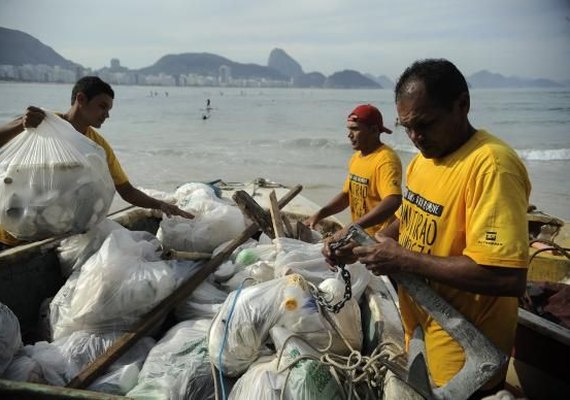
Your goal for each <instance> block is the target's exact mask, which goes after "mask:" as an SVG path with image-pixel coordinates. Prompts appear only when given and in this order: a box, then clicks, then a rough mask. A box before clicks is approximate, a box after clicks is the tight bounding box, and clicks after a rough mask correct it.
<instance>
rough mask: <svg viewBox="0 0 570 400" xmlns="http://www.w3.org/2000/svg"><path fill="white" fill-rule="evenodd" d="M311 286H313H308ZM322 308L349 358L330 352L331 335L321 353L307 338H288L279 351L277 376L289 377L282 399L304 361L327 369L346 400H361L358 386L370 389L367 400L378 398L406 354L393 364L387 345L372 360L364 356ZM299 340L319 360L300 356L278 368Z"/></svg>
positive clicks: (284, 386) (378, 349)
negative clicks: (392, 368) (293, 341)
mask: <svg viewBox="0 0 570 400" xmlns="http://www.w3.org/2000/svg"><path fill="white" fill-rule="evenodd" d="M308 283H309V285H311V286H314V285H312V284H311V283H310V282H308ZM317 306H318V307H319V311H320V312H321V314H322V315H323V316H324V317H325V319H326V320H327V321H328V322H329V324H330V326H331V327H332V329H333V330H334V331H335V333H336V334H337V335H338V336H339V337H340V338H341V339H342V340H343V342H344V344H345V345H346V347H347V349H348V350H349V351H350V352H349V354H348V356H341V355H339V354H335V353H332V352H330V348H331V347H332V338H333V337H332V334H331V332H328V334H329V344H328V346H327V347H326V348H324V349H318V348H316V347H315V346H313V345H312V344H311V343H309V342H308V341H307V340H306V339H305V338H303V337H302V336H300V335H298V334H291V335H290V336H288V337H287V339H286V340H285V341H284V343H283V345H282V348H281V350H280V351H279V355H278V358H277V372H278V373H279V374H281V373H283V372H285V370H287V375H286V377H285V382H284V383H283V387H282V390H281V396H280V399H281V400H283V399H284V395H285V389H286V387H287V384H288V382H289V377H290V376H291V371H292V369H293V368H294V367H295V366H296V365H297V364H298V363H299V362H301V361H304V360H312V361H316V362H319V363H321V364H322V365H324V366H326V367H328V369H329V372H330V374H331V376H332V377H333V379H334V380H335V381H336V383H337V385H338V387H339V390H340V392H341V395H342V397H343V398H344V399H349V400H350V399H352V398H353V397H354V398H355V399H360V398H361V397H360V396H359V394H358V392H357V386H358V387H362V385H365V387H366V388H367V392H366V398H377V397H378V396H380V395H381V393H382V388H383V380H384V377H385V374H386V371H387V370H388V367H389V366H391V365H393V364H394V362H393V360H394V359H395V358H397V357H400V356H403V355H404V354H398V355H395V356H394V357H392V360H390V354H389V353H388V352H387V350H386V348H385V345H383V344H380V345H379V346H378V347H376V348H375V349H374V351H373V352H372V354H371V355H370V356H366V355H363V354H362V353H361V352H360V351H358V350H355V349H354V348H353V347H352V346H351V344H350V343H349V342H348V340H347V339H346V337H345V336H344V335H343V334H342V332H341V331H340V329H339V328H338V326H337V324H336V323H335V321H334V320H332V319H331V318H330V314H329V313H327V312H326V311H324V310H323V308H322V307H320V305H318V304H317ZM293 338H296V339H299V340H301V341H303V342H304V343H305V344H306V345H307V346H309V347H310V348H312V349H313V350H314V351H315V352H316V353H318V354H320V357H316V356H313V355H301V356H299V357H296V358H295V359H294V360H292V361H291V362H289V363H288V364H287V365H285V366H283V367H282V368H279V365H280V363H281V359H282V356H283V352H284V349H285V347H286V345H287V343H288V342H289V340H291V339H293Z"/></svg>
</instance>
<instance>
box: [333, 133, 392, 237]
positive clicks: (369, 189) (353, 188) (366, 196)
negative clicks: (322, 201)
mask: <svg viewBox="0 0 570 400" xmlns="http://www.w3.org/2000/svg"><path fill="white" fill-rule="evenodd" d="M342 190H343V192H345V193H348V196H349V203H350V213H351V215H352V220H353V221H356V220H357V219H359V218H360V217H362V216H363V215H365V214H367V213H369V212H370V211H371V210H372V209H374V207H376V206H377V205H378V204H379V203H380V202H381V201H382V199H384V198H386V197H388V196H390V195H393V194H398V195H400V194H402V162H401V161H400V158H399V157H398V155H397V154H396V152H395V151H394V150H393V149H392V148H391V147H390V146H388V145H386V144H383V145H382V146H380V147H379V148H378V149H377V150H376V151H374V152H373V153H370V154H368V155H366V156H363V155H362V153H361V152H360V151H357V152H356V153H354V154H353V155H352V158H351V159H350V161H349V163H348V176H347V177H346V180H345V182H344V186H343V189H342ZM393 219H394V217H391V218H388V219H387V220H385V221H383V222H382V223H380V224H377V225H374V226H371V227H369V228H367V229H366V231H367V232H368V233H370V234H371V235H373V234H374V232H376V231H379V230H380V229H382V228H383V227H385V226H387V225H389V224H390V222H392V220H393Z"/></svg>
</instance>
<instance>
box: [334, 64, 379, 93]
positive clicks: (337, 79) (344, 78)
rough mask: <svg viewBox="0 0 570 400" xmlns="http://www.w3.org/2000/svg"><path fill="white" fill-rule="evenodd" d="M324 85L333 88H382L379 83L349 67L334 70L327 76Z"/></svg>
mask: <svg viewBox="0 0 570 400" xmlns="http://www.w3.org/2000/svg"><path fill="white" fill-rule="evenodd" d="M324 87H326V88H335V89H362V88H371V89H373V88H375V89H381V88H382V86H380V84H378V83H376V82H374V81H373V80H372V79H369V78H367V77H365V76H364V75H362V74H361V73H360V72H358V71H353V70H349V69H346V70H344V71H340V72H335V73H334V74H332V75H331V76H329V77H328V78H327V80H326V81H325V84H324Z"/></svg>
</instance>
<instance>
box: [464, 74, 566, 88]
mask: <svg viewBox="0 0 570 400" xmlns="http://www.w3.org/2000/svg"><path fill="white" fill-rule="evenodd" d="M467 81H468V82H469V84H470V85H471V87H473V88H525V87H561V86H563V85H562V84H560V83H558V82H554V81H552V80H550V79H525V78H519V77H517V76H511V77H506V76H503V75H501V74H497V73H493V72H489V71H486V70H482V71H479V72H476V73H475V74H473V75H471V76H469V77H467Z"/></svg>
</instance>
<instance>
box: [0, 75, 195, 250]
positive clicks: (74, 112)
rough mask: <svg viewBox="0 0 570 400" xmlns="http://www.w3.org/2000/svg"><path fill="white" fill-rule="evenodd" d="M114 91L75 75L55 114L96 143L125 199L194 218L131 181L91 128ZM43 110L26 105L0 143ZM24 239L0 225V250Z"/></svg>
mask: <svg viewBox="0 0 570 400" xmlns="http://www.w3.org/2000/svg"><path fill="white" fill-rule="evenodd" d="M114 97H115V93H114V91H113V89H112V88H111V86H110V85H109V84H107V83H106V82H104V81H102V80H101V79H100V78H98V77H96V76H86V77H83V78H81V79H79V80H78V81H77V82H76V83H75V85H74V86H73V89H72V92H71V108H70V109H69V110H68V111H67V112H66V113H64V114H59V116H60V117H61V118H63V119H65V120H66V121H67V122H69V123H70V124H71V125H73V127H74V128H75V129H76V130H77V131H78V132H79V133H81V134H83V135H85V136H86V137H88V138H89V139H91V140H93V141H94V142H95V143H97V144H98V145H100V146H101V147H102V148H103V149H104V150H105V154H106V156H107V165H108V167H109V172H110V173H111V177H112V178H113V182H114V184H115V189H116V190H117V192H118V193H119V195H120V196H121V197H122V198H123V199H124V200H125V201H127V202H128V203H131V204H133V205H135V206H139V207H144V208H154V209H158V210H161V211H162V212H164V213H165V214H166V215H168V216H170V215H180V216H183V217H186V218H194V216H193V215H192V214H191V213H188V212H186V211H183V210H181V209H180V208H178V207H176V206H175V205H174V204H169V203H166V202H164V201H162V200H158V199H155V198H152V197H150V196H148V195H146V194H145V193H143V192H141V191H140V190H138V189H136V188H135V187H133V186H132V185H131V183H130V182H129V179H128V178H127V175H126V174H125V172H124V171H123V168H122V167H121V164H120V163H119V160H118V159H117V157H116V156H115V153H114V152H113V149H112V148H111V146H110V145H109V144H108V143H107V141H106V140H105V139H104V138H103V137H102V136H101V135H100V134H99V133H98V132H97V131H96V130H95V128H100V127H101V125H102V124H103V122H105V120H106V119H107V118H109V111H110V110H111V108H112V107H113V99H114ZM44 117H45V114H44V112H43V110H41V109H40V108H37V107H32V106H31V107H28V108H27V110H26V112H25V113H24V115H22V116H21V117H19V118H16V119H15V120H14V121H12V122H10V123H8V124H6V125H4V126H2V127H0V147H1V146H4V145H5V144H6V143H8V142H9V141H10V140H11V139H13V138H14V137H15V136H16V135H18V134H20V133H22V132H23V131H24V130H25V129H26V128H35V127H37V126H38V125H39V124H40V123H41V122H42V121H43V119H44ZM22 243H24V242H22V241H20V240H18V239H16V238H14V237H13V236H12V235H10V234H9V233H8V232H6V231H5V230H4V229H2V228H1V227H0V250H1V249H2V248H6V247H11V246H15V245H18V244H22Z"/></svg>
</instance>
